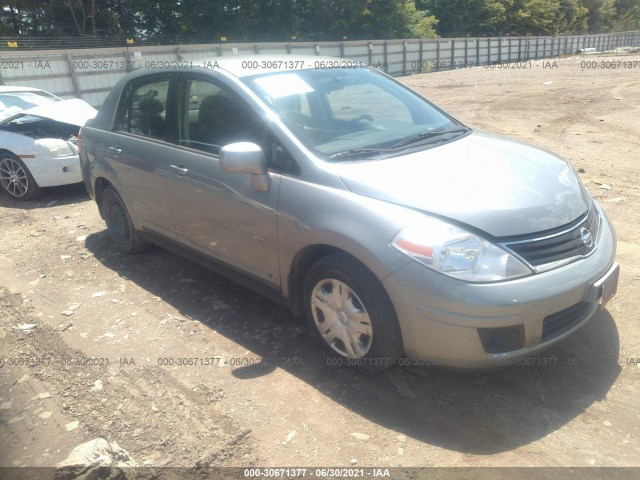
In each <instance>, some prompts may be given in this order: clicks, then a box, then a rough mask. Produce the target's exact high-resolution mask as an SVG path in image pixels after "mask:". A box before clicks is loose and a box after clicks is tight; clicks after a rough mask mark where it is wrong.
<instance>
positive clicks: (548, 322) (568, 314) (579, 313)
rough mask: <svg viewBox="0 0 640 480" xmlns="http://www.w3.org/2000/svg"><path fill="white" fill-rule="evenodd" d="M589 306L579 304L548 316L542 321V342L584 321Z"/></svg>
mask: <svg viewBox="0 0 640 480" xmlns="http://www.w3.org/2000/svg"><path fill="white" fill-rule="evenodd" d="M590 308H591V304H590V303H587V302H579V303H576V304H575V305H572V306H571V307H569V308H565V309H564V310H561V311H559V312H557V313H554V314H552V315H549V316H548V317H546V318H545V319H544V320H543V321H542V341H543V342H546V341H547V340H551V339H552V338H554V337H557V336H558V335H562V334H563V333H564V332H566V331H568V330H571V329H572V328H573V327H574V326H576V325H577V324H578V323H580V322H581V321H582V320H584V316H585V315H586V314H587V312H588V311H589V310H590Z"/></svg>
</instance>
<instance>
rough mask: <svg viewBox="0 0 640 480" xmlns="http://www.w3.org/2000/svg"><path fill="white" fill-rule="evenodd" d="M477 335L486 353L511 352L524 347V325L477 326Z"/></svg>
mask: <svg viewBox="0 0 640 480" xmlns="http://www.w3.org/2000/svg"><path fill="white" fill-rule="evenodd" d="M478 335H480V341H481V342H482V347H483V348H484V351H485V352H487V353H506V352H513V351H514V350H520V349H521V348H523V347H524V325H514V326H512V327H500V328H479V329H478Z"/></svg>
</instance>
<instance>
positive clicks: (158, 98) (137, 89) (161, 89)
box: [115, 78, 169, 140]
mask: <svg viewBox="0 0 640 480" xmlns="http://www.w3.org/2000/svg"><path fill="white" fill-rule="evenodd" d="M168 96H169V79H168V78H164V79H158V78H156V79H152V80H149V79H147V80H144V81H141V82H136V83H133V84H132V85H130V86H128V87H127V88H126V89H125V91H124V93H123V95H122V98H121V99H120V104H119V105H118V113H117V118H116V124H115V130H119V131H124V132H128V133H133V134H136V135H142V136H145V137H151V138H156V139H159V140H164V139H165V137H166V135H167V121H166V111H167V99H168Z"/></svg>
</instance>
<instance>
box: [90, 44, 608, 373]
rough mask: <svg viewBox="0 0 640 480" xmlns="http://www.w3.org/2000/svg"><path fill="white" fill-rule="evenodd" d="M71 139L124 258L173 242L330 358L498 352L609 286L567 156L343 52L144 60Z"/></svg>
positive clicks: (604, 244) (549, 327)
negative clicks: (266, 305) (175, 62)
mask: <svg viewBox="0 0 640 480" xmlns="http://www.w3.org/2000/svg"><path fill="white" fill-rule="evenodd" d="M79 146H80V152H81V154H80V158H81V165H82V173H83V177H84V181H85V183H86V186H87V189H88V190H89V192H90V193H91V195H92V196H93V197H94V198H95V200H96V202H97V204H98V208H99V209H100V213H101V215H102V216H103V218H104V219H105V221H106V224H107V228H108V230H109V232H110V233H111V236H112V237H113V240H114V241H115V242H116V244H117V245H118V246H119V247H120V248H121V249H122V250H123V251H125V252H129V253H134V252H136V251H139V250H140V249H142V248H144V247H145V246H146V245H147V244H148V242H152V243H156V244H159V245H162V246H165V247H166V248H170V249H172V250H175V251H178V252H180V253H182V254H184V255H186V256H188V257H190V258H193V259H195V260H197V261H200V262H203V263H204V264H206V265H208V266H210V267H211V268H213V269H215V270H217V271H219V272H221V273H223V274H226V275H228V276H229V277H230V278H231V279H233V280H234V281H238V282H241V283H243V284H244V285H246V286H248V287H249V288H253V289H254V290H256V291H258V292H261V293H263V294H265V295H267V296H269V297H270V298H272V299H274V300H276V301H278V302H280V303H282V304H284V305H286V306H288V307H289V308H290V309H291V310H292V312H293V313H294V314H296V315H298V314H304V315H305V316H306V318H307V320H308V322H309V323H310V325H311V327H312V330H313V331H314V332H315V333H316V334H317V337H318V338H319V340H320V341H321V343H322V344H323V345H324V346H325V347H326V349H327V351H328V352H329V353H330V354H331V355H333V356H334V357H335V358H336V363H338V364H344V365H350V366H355V367H358V368H360V369H361V370H364V371H377V370H380V369H383V368H385V367H387V366H388V365H390V364H392V363H394V362H396V361H401V362H405V363H406V362H410V363H412V364H424V363H433V364H440V365H446V366H453V367H463V368H484V367H488V366H492V365H496V364H500V363H503V362H506V361H508V360H509V359H514V358H518V357H521V356H524V355H530V354H533V353H535V352H538V351H540V350H542V349H544V348H546V347H548V346H550V345H552V344H554V343H555V342H558V341H559V340H561V339H562V338H564V337H566V336H567V335H570V334H571V333H572V332H574V331H575V330H577V329H578V328H580V327H581V326H582V325H584V324H585V323H586V322H587V321H588V320H589V319H590V318H591V317H593V315H594V314H595V313H596V312H597V311H598V310H599V309H601V308H603V307H604V305H605V304H606V303H607V301H608V300H610V299H611V297H612V296H613V295H614V294H615V292H616V288H617V282H618V272H619V267H618V265H617V263H615V261H614V257H615V250H616V237H615V233H614V229H613V227H612V225H611V223H610V221H609V219H608V217H607V215H606V214H605V212H604V211H603V210H602V208H601V207H600V206H599V205H598V204H597V203H596V201H595V200H594V199H593V198H592V197H591V195H590V194H589V192H588V191H587V189H586V188H585V187H584V185H583V184H582V182H581V181H580V179H579V178H578V176H577V175H576V174H575V172H574V171H573V169H572V168H571V166H570V165H569V164H568V163H567V162H566V161H565V160H563V159H562V158H560V157H558V156H557V155H554V154H552V153H550V152H546V151H543V150H540V149H538V148H535V147H532V146H530V145H526V144H522V143H519V142H516V141H513V140H510V139H507V138H503V137H499V136H496V135H492V134H489V133H483V132H480V131H477V130H474V129H472V128H469V127H467V126H465V125H463V124H462V123H460V122H459V121H457V120H455V119H454V118H452V117H451V116H449V115H448V114H446V113H445V112H443V111H442V110H441V109H439V108H438V107H436V106H435V105H433V104H432V103H430V102H429V101H428V100H426V99H425V98H423V97H422V96H420V95H418V94H417V93H416V92H414V91H412V90H410V89H408V88H406V87H405V86H403V85H402V84H401V83H399V82H397V81H396V80H394V79H392V78H390V77H388V76H387V75H385V74H383V73H381V72H379V71H377V70H375V69H372V68H369V67H367V66H365V65H359V64H356V63H354V62H348V61H345V60H343V59H333V58H320V57H298V56H284V57H260V56H257V57H246V58H239V57H235V58H224V59H222V58H218V59H212V60H211V61H210V62H205V63H204V64H203V67H202V68H193V69H191V70H188V71H186V70H179V69H176V70H163V71H158V70H155V71H142V70H141V71H136V72H134V73H131V74H129V75H128V76H127V77H125V78H124V79H122V80H121V81H120V82H119V83H118V85H117V86H116V87H115V88H114V89H113V91H112V92H111V94H110V95H109V97H108V98H107V99H106V101H105V102H104V105H103V106H102V108H101V110H100V111H99V113H98V115H97V116H96V118H95V119H94V120H90V121H89V122H88V123H87V124H86V125H85V126H84V127H83V128H82V130H81V138H80V141H79Z"/></svg>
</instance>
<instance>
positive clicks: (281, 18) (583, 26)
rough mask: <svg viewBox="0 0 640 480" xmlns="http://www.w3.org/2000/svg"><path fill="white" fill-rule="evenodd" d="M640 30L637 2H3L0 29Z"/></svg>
mask: <svg viewBox="0 0 640 480" xmlns="http://www.w3.org/2000/svg"><path fill="white" fill-rule="evenodd" d="M636 29H640V2H639V1H638V0H415V1H414V0H343V1H338V0H152V1H146V0H8V1H4V2H2V3H1V4H0V35H5V36H19V35H30V36H45V35H56V36H108V35H131V36H139V37H154V36H157V35H169V36H178V35H207V36H209V35H210V36H211V37H212V38H214V39H215V38H217V37H218V36H220V35H224V36H229V37H230V38H234V37H236V38H237V37H241V38H245V39H253V40H265V39H273V40H288V39H291V38H292V37H293V38H297V39H299V40H324V39H357V38H430V37H434V36H436V35H439V36H442V37H466V36H482V35H491V36H499V35H503V36H504V35H562V34H572V33H601V32H609V31H620V30H636Z"/></svg>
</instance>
